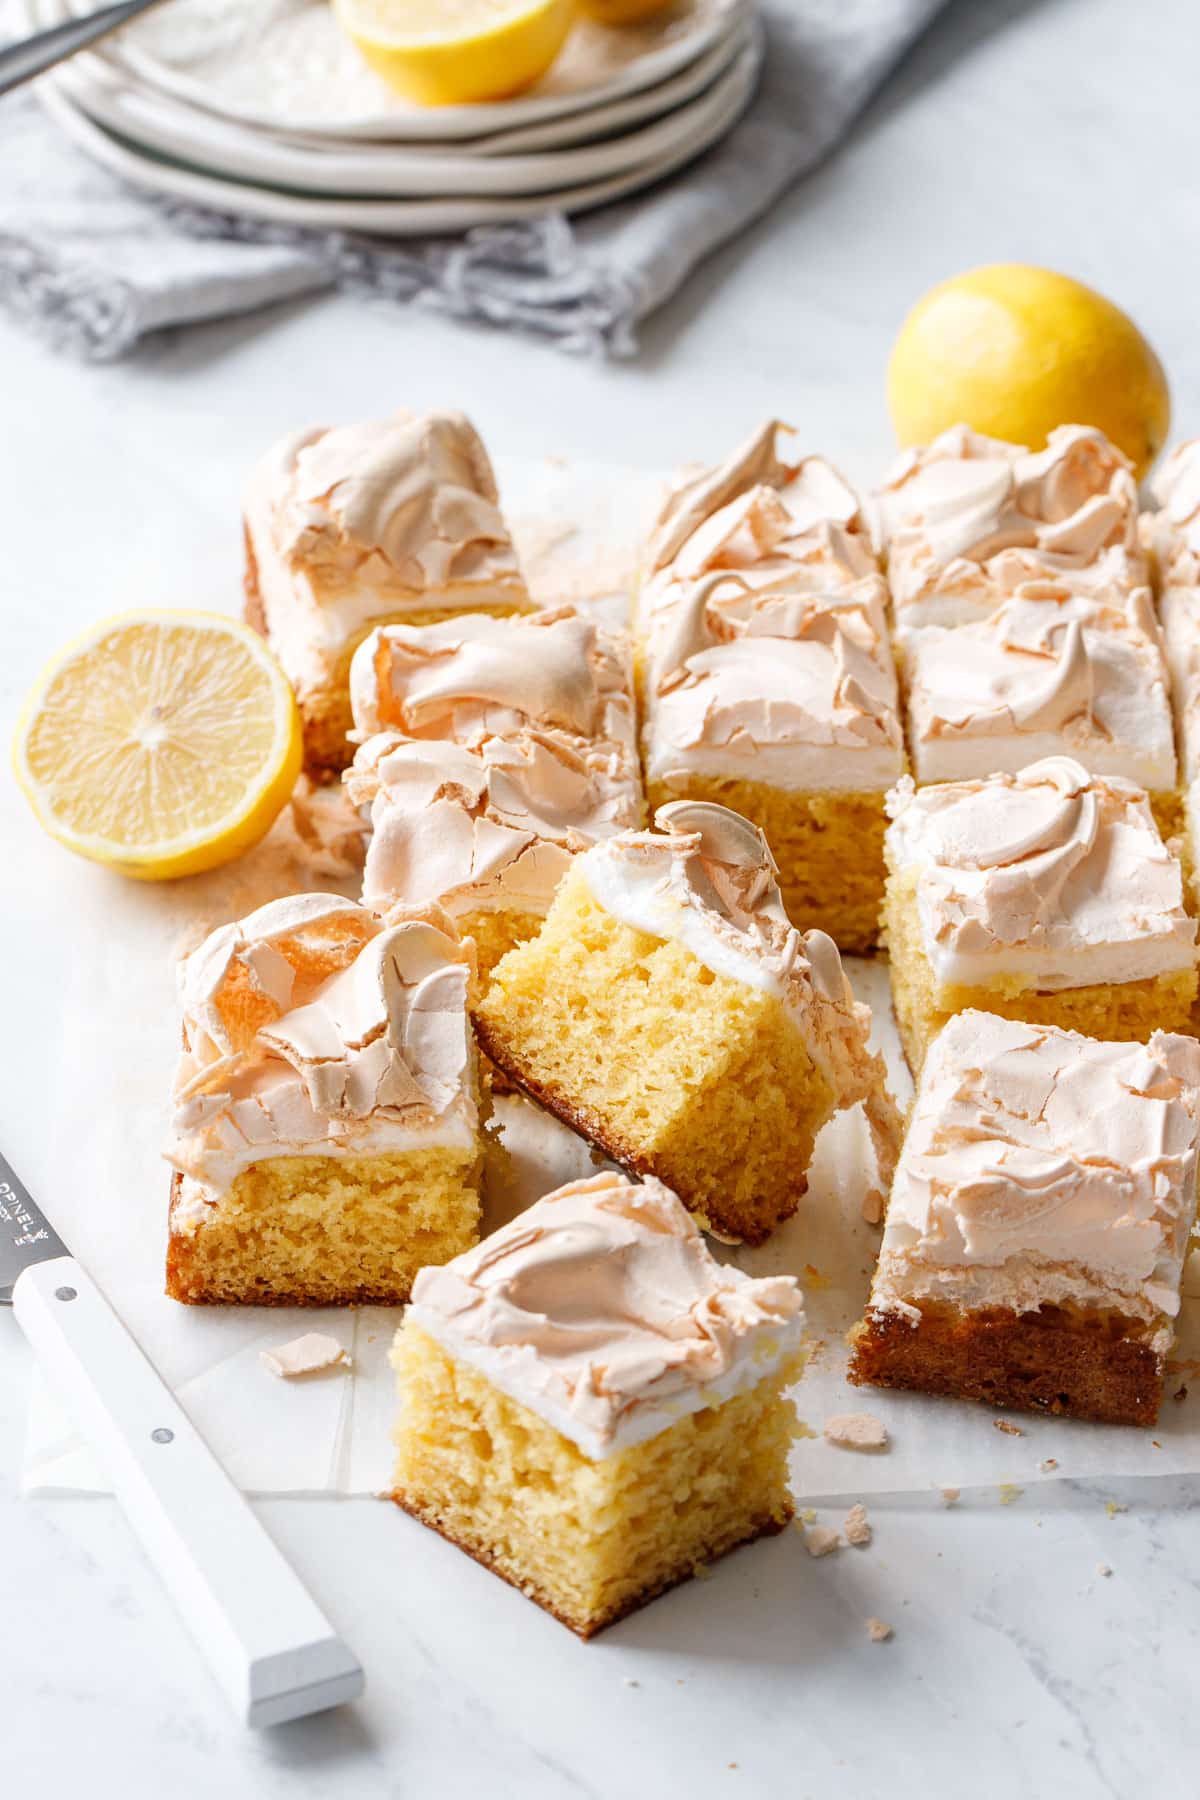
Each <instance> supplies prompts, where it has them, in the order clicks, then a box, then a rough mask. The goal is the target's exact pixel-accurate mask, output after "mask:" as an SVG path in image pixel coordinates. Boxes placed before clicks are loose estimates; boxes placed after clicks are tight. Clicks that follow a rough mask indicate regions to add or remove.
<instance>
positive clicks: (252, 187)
mask: <svg viewBox="0 0 1200 1800" xmlns="http://www.w3.org/2000/svg"><path fill="white" fill-rule="evenodd" d="M760 64H761V45H760V43H759V41H758V40H757V39H756V40H755V42H754V44H753V45H752V47H751V51H750V54H749V58H748V59H746V60H743V61H741V62H740V63H739V75H738V81H737V83H736V85H732V84H731V85H730V87H729V90H728V93H727V96H726V99H725V102H724V105H723V107H722V110H721V111H720V113H719V114H717V115H715V116H713V117H711V118H709V119H708V120H707V121H706V122H705V124H704V126H703V128H702V129H697V130H696V131H695V132H694V133H693V136H692V138H691V139H690V140H689V141H686V142H683V143H679V144H676V145H675V146H674V148H673V149H672V150H671V152H670V153H669V154H665V155H663V156H662V157H660V158H659V159H658V160H657V161H655V162H652V163H646V164H644V165H643V166H642V167H641V168H638V169H632V170H629V171H627V172H626V173H624V174H622V175H615V176H610V177H609V178H608V179H606V180H602V181H593V182H586V183H581V184H578V185H576V186H574V187H568V188H562V189H553V190H548V191H547V192H545V193H541V194H538V195H535V196H525V197H513V198H509V199H458V200H454V199H425V200H357V199H356V200H347V199H338V198H329V197H318V196H314V195H311V194H304V193H297V192H294V191H286V190H280V189H278V188H275V187H266V186H260V185H257V184H254V183H250V182H246V181H239V180H234V179H223V178H221V177H219V176H215V175H212V174H206V173H201V172H199V171H197V170H195V169H190V168H184V167H181V166H180V165H179V164H178V163H176V162H172V161H170V160H167V159H165V158H163V157H161V156H159V155H157V154H155V153H153V152H147V151H144V150H140V149H138V148H136V147H135V146H133V145H131V144H127V143H125V142H123V141H122V140H120V139H119V138H116V137H114V136H112V135H111V134H110V133H109V132H107V131H105V130H104V129H103V127H101V126H99V125H97V124H95V123H94V122H93V121H92V120H91V119H89V118H88V117H87V116H86V114H85V113H83V112H81V111H80V110H79V108H78V107H77V106H76V105H75V103H74V101H72V100H71V99H70V98H69V97H68V96H67V94H66V93H65V92H64V91H63V90H62V89H61V87H59V86H56V85H54V84H52V83H47V82H43V83H41V84H40V89H39V91H40V94H41V98H42V102H43V104H44V105H45V107H46V109H47V111H48V112H49V113H50V114H51V116H52V117H53V118H54V119H56V120H57V121H58V123H59V124H60V125H61V126H62V127H63V129H64V130H65V131H66V132H67V133H68V134H69V136H70V137H72V138H73V139H74V141H75V142H76V143H77V144H78V145H79V146H80V148H81V149H83V150H84V151H86V152H87V154H88V155H89V156H91V157H93V158H94V160H95V161H96V162H98V163H101V164H103V165H104V167H106V168H108V169H110V170H112V171H113V173H114V174H117V175H120V176H121V177H122V178H123V179H125V180H127V181H130V182H132V183H134V184H135V185H137V186H139V187H143V188H148V189H150V190H151V191H153V192H155V193H159V194H166V195H169V196H171V197H172V198H174V199H179V200H185V201H188V202H190V203H191V204H193V205H197V206H206V207H214V208H216V209H217V210H218V211H222V212H236V213H241V214H244V215H245V216H246V217H249V218H254V219H265V220H269V221H272V222H274V223H282V224H289V225H301V226H308V227H311V228H313V229H315V230H323V231H331V230H332V231H361V232H373V233H376V234H377V235H379V236H383V237H420V236H424V235H426V234H427V233H430V232H456V231H466V230H469V229H470V228H471V227H472V226H475V225H488V224H503V223H505V222H506V221H509V220H513V219H524V218H531V217H534V216H536V215H538V214H541V213H544V212H546V211H548V210H554V211H560V212H586V211H589V210H590V209H591V208H593V207H597V206H602V205H604V204H605V203H606V202H607V201H610V200H617V199H620V198H621V197H622V196H624V195H626V194H632V193H634V192H635V191H636V190H637V189H639V188H643V187H648V186H650V185H651V184H652V183H653V182H655V181H659V180H661V179H662V178H663V177H664V176H666V175H669V174H671V173H672V172H673V171H674V170H675V169H678V168H681V167H682V166H683V165H684V164H685V163H687V162H690V161H692V159H693V158H694V157H696V156H699V155H700V153H701V152H702V151H703V150H705V149H707V148H708V147H709V146H710V145H711V144H714V143H716V142H717V140H718V139H719V138H721V137H724V136H725V134H726V132H728V131H729V130H730V128H731V127H732V126H733V125H734V124H735V123H736V121H737V120H738V118H739V117H740V116H741V114H742V112H743V111H744V110H745V107H746V105H747V104H748V102H749V100H750V97H751V95H752V94H753V92H754V88H755V85H756V83H757V79H758V71H759V67H760Z"/></svg>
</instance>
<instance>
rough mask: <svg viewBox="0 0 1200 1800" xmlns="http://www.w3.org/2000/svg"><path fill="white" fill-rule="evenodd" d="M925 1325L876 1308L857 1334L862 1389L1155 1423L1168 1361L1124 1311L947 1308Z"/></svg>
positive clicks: (856, 1369)
mask: <svg viewBox="0 0 1200 1800" xmlns="http://www.w3.org/2000/svg"><path fill="white" fill-rule="evenodd" d="M920 1314H921V1316H920V1319H919V1320H917V1321H915V1322H914V1321H912V1320H910V1319H909V1318H908V1317H907V1316H906V1315H904V1314H902V1313H899V1312H893V1311H890V1310H888V1311H884V1310H880V1309H869V1310H868V1312H867V1316H866V1318H865V1319H863V1321H862V1322H861V1324H859V1325H858V1326H856V1327H855V1330H854V1333H853V1334H852V1346H853V1348H852V1354H851V1358H850V1367H849V1370H848V1376H849V1379H850V1380H851V1381H852V1382H853V1383H854V1384H855V1386H856V1387H864V1386H866V1387H883V1388H899V1389H902V1390H904V1391H907V1392H911V1393H921V1394H936V1395H946V1396H949V1397H951V1398H954V1399H958V1400H978V1401H981V1402H982V1403H983V1404H984V1405H986V1406H991V1407H998V1408H999V1407H1003V1408H1008V1409H1015V1410H1019V1411H1022V1412H1048V1413H1057V1414H1059V1415H1061V1416H1063V1417H1065V1418H1073V1419H1090V1420H1093V1421H1094V1422H1096V1423H1100V1424H1108V1425H1153V1424H1154V1422H1155V1420H1156V1419H1157V1417H1158V1409H1159V1406H1160V1404H1161V1401H1162V1390H1163V1377H1164V1371H1165V1357H1164V1355H1163V1353H1162V1352H1160V1351H1159V1350H1157V1349H1155V1348H1154V1347H1153V1346H1152V1344H1151V1343H1150V1341H1149V1338H1150V1335H1151V1328H1150V1327H1148V1326H1147V1325H1145V1324H1144V1323H1143V1322H1141V1321H1140V1320H1136V1319H1129V1318H1125V1317H1123V1316H1122V1315H1120V1314H1118V1313H1108V1312H1101V1311H1088V1310H1082V1309H1081V1310H1078V1311H1075V1310H1072V1311H1071V1312H1069V1313H1068V1312H1067V1311H1065V1310H1064V1309H1060V1308H1057V1307H1048V1306H1043V1307H1041V1308H1040V1309H1039V1310H1038V1311H1037V1312H1031V1313H1016V1312H1013V1311H1011V1310H1008V1309H1006V1308H1000V1307H994V1308H986V1309H980V1310H978V1311H971V1312H964V1311H960V1310H958V1309H957V1308H954V1307H949V1306H945V1305H942V1304H937V1305H926V1306H923V1307H921V1308H920Z"/></svg>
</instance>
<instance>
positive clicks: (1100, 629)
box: [908, 594, 1176, 792]
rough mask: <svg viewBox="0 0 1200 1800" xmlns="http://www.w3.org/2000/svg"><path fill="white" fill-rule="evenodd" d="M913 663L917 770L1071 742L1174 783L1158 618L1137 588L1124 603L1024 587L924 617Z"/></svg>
mask: <svg viewBox="0 0 1200 1800" xmlns="http://www.w3.org/2000/svg"><path fill="white" fill-rule="evenodd" d="M908 673H909V724H910V730H911V743H912V749H913V760H914V763H915V765H916V774H917V779H918V781H921V782H927V781H946V780H960V779H967V778H970V777H974V776H982V775H988V774H991V773H992V772H993V771H995V770H1002V771H1005V772H1007V773H1009V774H1013V773H1016V771H1017V770H1019V769H1021V768H1023V767H1024V766H1025V764H1026V763H1028V762H1030V761H1032V760H1035V759H1037V758H1038V757H1040V756H1051V755H1055V754H1066V755H1070V756H1074V757H1077V758H1078V760H1079V761H1080V762H1082V763H1083V764H1084V765H1085V767H1087V768H1088V769H1089V770H1090V771H1091V772H1092V773H1094V774H1097V775H1120V776H1124V777H1125V778H1126V779H1128V780H1131V781H1136V782H1137V783H1139V785H1141V786H1142V787H1146V788H1149V789H1151V790H1152V791H1155V792H1158V791H1162V790H1164V789H1168V788H1173V787H1174V785H1175V779H1176V763H1175V746H1174V731H1173V726H1172V723H1171V709H1170V703H1169V700H1168V696H1167V684H1166V667H1165V663H1164V660H1163V653H1162V649H1161V646H1160V641H1159V634H1158V627H1157V625H1156V623H1155V622H1154V619H1153V616H1152V614H1151V613H1150V612H1149V610H1148V608H1147V607H1146V606H1144V604H1143V602H1142V600H1141V599H1139V598H1138V597H1137V596H1135V597H1134V598H1133V600H1131V602H1130V603H1129V604H1128V605H1127V606H1126V607H1124V608H1120V607H1113V606H1106V605H1103V604H1101V603H1098V602H1095V601H1091V600H1086V599H1084V598H1083V597H1082V596H1081V595H1077V594H1067V595H1061V596H1058V597H1054V598H1041V599H1030V598H1018V599H1013V600H1007V601H1005V602H1004V603H1003V604H1002V605H1001V606H999V607H997V609H996V611H995V612H994V613H993V614H992V615H991V616H990V617H989V618H987V619H983V620H980V621H978V622H977V623H975V624H971V625H960V626H957V627H954V628H950V627H943V626H927V627H925V628H924V629H923V630H920V631H917V632H914V633H913V634H912V637H911V639H910V640H909V645H908Z"/></svg>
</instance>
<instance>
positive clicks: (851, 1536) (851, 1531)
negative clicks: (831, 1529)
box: [842, 1502, 871, 1547]
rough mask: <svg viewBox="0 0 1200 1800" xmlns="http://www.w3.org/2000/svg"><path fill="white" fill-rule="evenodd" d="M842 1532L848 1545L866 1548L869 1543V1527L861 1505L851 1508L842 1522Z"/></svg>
mask: <svg viewBox="0 0 1200 1800" xmlns="http://www.w3.org/2000/svg"><path fill="white" fill-rule="evenodd" d="M842 1530H843V1531H844V1532H845V1534H846V1542H847V1543H848V1544H857V1545H860V1546H864V1547H865V1546H866V1545H867V1544H869V1543H870V1541H871V1527H870V1524H869V1522H868V1520H867V1509H866V1507H865V1506H863V1505H862V1504H861V1502H860V1503H859V1504H858V1505H857V1506H852V1507H851V1508H850V1511H849V1512H848V1513H847V1514H846V1517H845V1519H844V1520H843V1522H842Z"/></svg>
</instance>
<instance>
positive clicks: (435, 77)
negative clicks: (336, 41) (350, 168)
mask: <svg viewBox="0 0 1200 1800" xmlns="http://www.w3.org/2000/svg"><path fill="white" fill-rule="evenodd" d="M334 11H335V13H336V15H337V19H338V22H339V24H340V25H341V27H342V29H343V31H345V32H346V34H347V36H348V37H350V38H351V39H352V40H353V42H354V43H355V44H356V45H357V46H358V49H359V50H360V51H361V53H362V55H363V56H364V57H365V58H366V60H367V62H368V63H370V65H371V67H372V68H373V69H374V70H375V72H376V74H377V75H380V76H382V78H383V79H384V81H386V82H387V83H388V85H389V87H393V88H395V89H396V91H397V92H398V93H401V94H404V95H405V96H406V97H407V98H408V99H409V100H415V101H416V102H417V103H418V104H419V105H421V106H468V105H472V104H475V103H479V102H483V101H488V100H507V99H509V98H511V96H512V95H514V94H520V93H523V92H524V91H525V89H526V88H530V87H532V86H533V84H534V82H535V81H539V80H540V79H541V77H542V76H543V75H544V74H545V73H546V71H547V69H549V67H550V65H551V64H552V63H553V62H554V60H555V58H556V57H557V56H558V53H559V51H560V50H561V49H562V47H563V45H564V43H565V42H566V39H567V34H568V32H569V31H570V29H571V25H572V22H573V20H574V18H575V0H436V3H435V0H334Z"/></svg>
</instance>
